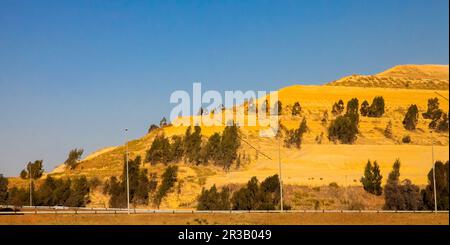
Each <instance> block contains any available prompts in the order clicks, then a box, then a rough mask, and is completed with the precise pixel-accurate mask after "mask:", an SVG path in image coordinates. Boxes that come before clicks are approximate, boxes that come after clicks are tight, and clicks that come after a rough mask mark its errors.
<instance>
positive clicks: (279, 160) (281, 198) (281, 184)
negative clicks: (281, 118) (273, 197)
mask: <svg viewBox="0 0 450 245" xmlns="http://www.w3.org/2000/svg"><path fill="white" fill-rule="evenodd" d="M278 169H279V182H280V205H281V212H283V181H282V180H281V137H279V138H278Z"/></svg>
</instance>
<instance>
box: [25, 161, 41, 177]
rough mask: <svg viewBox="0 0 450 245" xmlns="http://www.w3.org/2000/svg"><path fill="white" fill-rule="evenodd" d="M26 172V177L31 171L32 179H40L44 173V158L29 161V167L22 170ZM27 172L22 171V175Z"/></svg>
mask: <svg viewBox="0 0 450 245" xmlns="http://www.w3.org/2000/svg"><path fill="white" fill-rule="evenodd" d="M23 171H25V172H26V178H29V176H30V172H31V178H32V179H39V178H41V176H42V174H43V173H44V168H43V160H36V161H34V162H28V164H27V167H26V168H25V169H24V170H22V172H23ZM24 175H25V174H23V173H21V176H24Z"/></svg>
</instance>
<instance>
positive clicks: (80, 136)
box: [0, 0, 449, 176]
mask: <svg viewBox="0 0 450 245" xmlns="http://www.w3.org/2000/svg"><path fill="white" fill-rule="evenodd" d="M448 4H449V2H448V1H447V0H433V1H421V0H418V1H415V0H403V1H396V0H386V1H383V0H381V1H363V0H355V1H350V0H340V1H331V0H329V1H321V0H319V1H317V0H314V1H313V0H311V1H299V0H298V1H282V0H281V1H264V0H259V1H250V0H248V1H237V0H234V1H219V0H217V1H187V0H186V1H15V0H12V1H10V0H2V1H0V173H3V174H6V175H9V176H10V175H17V174H18V173H19V171H20V170H21V169H22V168H23V167H24V166H25V164H26V163H27V162H28V161H32V160H36V159H44V165H45V166H46V169H47V170H51V169H52V168H53V167H54V166H56V165H57V164H58V163H60V162H62V161H64V160H65V158H66V155H67V153H68V152H69V150H70V149H72V148H75V147H81V148H84V149H85V151H86V152H87V153H89V152H92V151H94V150H96V149H98V148H101V147H105V146H110V145H118V144H121V143H123V134H122V130H123V128H125V127H128V128H129V129H130V133H129V137H130V138H137V137H140V136H142V135H144V134H145V132H146V130H147V128H148V126H149V125H150V124H151V123H156V122H158V121H159V120H160V118H161V117H162V116H168V115H169V112H170V110H171V108H172V105H171V104H170V103H169V96H170V93H171V92H172V91H174V90H177V89H184V90H191V88H192V83H193V82H202V83H203V88H204V89H217V90H220V91H223V90H229V89H232V90H235V89H242V90H247V89H253V90H275V89H278V88H280V87H283V86H287V85H292V84H322V83H325V82H328V81H331V80H334V79H337V78H339V77H342V76H345V75H349V74H353V73H360V74H372V73H377V72H379V71H381V70H384V69H386V68H389V67H391V66H394V65H397V64H412V63H417V64H424V63H432V64H448V60H449V31H448V29H449V13H448V9H449V6H448Z"/></svg>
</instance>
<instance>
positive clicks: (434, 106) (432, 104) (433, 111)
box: [422, 98, 442, 120]
mask: <svg viewBox="0 0 450 245" xmlns="http://www.w3.org/2000/svg"><path fill="white" fill-rule="evenodd" d="M441 114H442V110H441V109H439V99H438V98H431V99H428V109H427V111H426V112H424V113H422V117H423V118H424V119H431V120H434V119H439V118H440V117H441Z"/></svg>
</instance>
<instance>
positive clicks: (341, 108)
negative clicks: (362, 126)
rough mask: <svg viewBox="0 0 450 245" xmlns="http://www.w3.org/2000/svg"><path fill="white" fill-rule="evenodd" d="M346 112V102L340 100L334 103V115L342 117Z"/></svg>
mask: <svg viewBox="0 0 450 245" xmlns="http://www.w3.org/2000/svg"><path fill="white" fill-rule="evenodd" d="M343 111H344V101H342V100H339V101H338V102H337V103H334V105H333V107H332V110H331V112H332V113H333V115H335V116H337V115H340V114H341V113H342V112H343Z"/></svg>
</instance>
